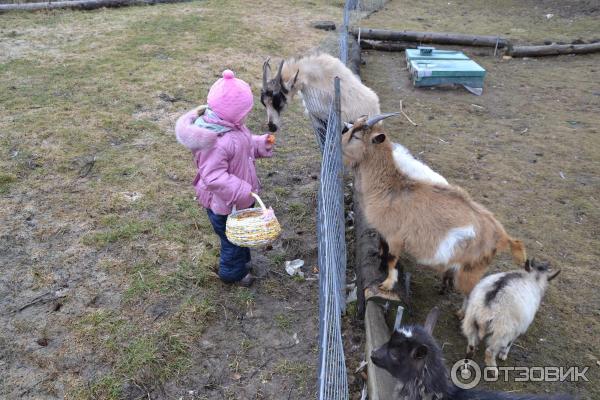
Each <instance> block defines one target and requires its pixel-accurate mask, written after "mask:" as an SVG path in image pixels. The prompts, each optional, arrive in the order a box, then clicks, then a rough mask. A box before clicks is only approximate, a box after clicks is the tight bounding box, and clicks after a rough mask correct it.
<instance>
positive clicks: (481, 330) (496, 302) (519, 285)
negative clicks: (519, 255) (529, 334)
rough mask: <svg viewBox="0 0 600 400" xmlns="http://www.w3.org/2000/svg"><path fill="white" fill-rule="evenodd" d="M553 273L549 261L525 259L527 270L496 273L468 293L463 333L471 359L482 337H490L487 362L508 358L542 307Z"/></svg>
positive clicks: (554, 276)
mask: <svg viewBox="0 0 600 400" xmlns="http://www.w3.org/2000/svg"><path fill="white" fill-rule="evenodd" d="M559 273H560V270H558V271H556V272H552V271H551V270H550V266H549V264H548V263H536V262H535V261H534V260H532V261H529V260H527V261H526V262H525V270H518V271H510V272H503V273H499V274H493V275H489V276H487V277H485V278H484V279H482V280H481V281H480V282H479V283H478V284H477V285H476V286H475V288H474V289H473V291H472V292H471V294H470V295H469V299H468V303H467V310H466V314H465V318H464V319H463V322H462V331H463V334H464V335H465V336H466V337H467V340H468V342H469V344H468V346H467V357H469V358H471V357H472V356H473V353H474V352H475V347H476V346H477V344H478V343H479V341H480V340H483V339H484V337H486V336H488V335H489V337H488V339H487V341H486V343H487V348H486V350H485V364H486V365H487V366H489V367H495V366H496V356H497V355H498V356H499V357H500V359H501V360H506V357H507V356H508V352H509V351H510V347H511V346H512V344H513V342H514V341H515V339H516V338H517V337H518V336H519V335H522V334H523V333H525V332H526V331H527V329H528V328H529V325H531V322H532V321H533V318H534V317H535V314H536V313H537V310H538V308H539V306H540V303H541V301H542V297H543V296H544V292H545V291H546V287H547V286H548V282H549V281H551V280H552V279H554V278H556V276H557V275H558V274H559Z"/></svg>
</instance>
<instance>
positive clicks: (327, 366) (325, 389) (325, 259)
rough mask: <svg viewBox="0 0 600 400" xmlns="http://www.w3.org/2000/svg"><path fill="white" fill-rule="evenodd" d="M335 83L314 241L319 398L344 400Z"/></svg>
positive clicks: (342, 270) (340, 186) (337, 83)
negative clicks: (317, 279)
mask: <svg viewBox="0 0 600 400" xmlns="http://www.w3.org/2000/svg"><path fill="white" fill-rule="evenodd" d="M339 91H340V81H339V79H338V78H336V80H335V89H334V98H333V102H332V105H331V107H330V113H329V118H328V120H327V128H326V134H325V141H324V142H323V147H322V148H323V160H322V162H321V179H320V186H319V198H318V214H317V215H318V217H317V226H318V230H317V235H318V239H319V268H320V272H319V276H320V280H319V316H320V329H319V333H320V335H319V338H320V342H321V343H320V344H321V346H320V353H319V399H322V400H330V399H331V400H333V399H336V400H337V399H340V400H343V399H348V382H347V376H346V363H345V358H344V346H343V341H342V332H341V314H342V312H343V310H344V308H345V286H346V285H345V281H346V243H345V237H344V231H345V226H344V221H345V219H344V198H343V181H342V177H343V176H342V175H343V171H342V155H341V140H340V137H341V119H340V114H341V112H340V96H339Z"/></svg>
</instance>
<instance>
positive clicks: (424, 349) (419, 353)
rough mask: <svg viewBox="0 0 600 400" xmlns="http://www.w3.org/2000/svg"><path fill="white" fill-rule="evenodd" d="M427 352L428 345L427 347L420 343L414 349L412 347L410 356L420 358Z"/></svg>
mask: <svg viewBox="0 0 600 400" xmlns="http://www.w3.org/2000/svg"><path fill="white" fill-rule="evenodd" d="M428 352H429V347H427V346H426V345H424V344H420V345H419V346H417V348H416V349H414V350H413V351H412V352H411V355H412V358H414V359H415V360H422V359H424V358H425V357H426V356H427V353H428Z"/></svg>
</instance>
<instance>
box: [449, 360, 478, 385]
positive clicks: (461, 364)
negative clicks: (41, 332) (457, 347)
mask: <svg viewBox="0 0 600 400" xmlns="http://www.w3.org/2000/svg"><path fill="white" fill-rule="evenodd" d="M450 377H451V379H452V382H453V383H454V384H455V385H456V386H458V387H459V388H461V389H473V388H474V387H475V386H477V385H478V384H479V382H480V381H481V368H479V365H477V363H476V362H475V361H473V360H469V359H468V358H465V359H464V360H458V361H457V362H455V363H454V365H453V366H452V370H451V371H450Z"/></svg>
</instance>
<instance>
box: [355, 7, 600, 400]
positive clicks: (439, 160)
mask: <svg viewBox="0 0 600 400" xmlns="http://www.w3.org/2000/svg"><path fill="white" fill-rule="evenodd" d="M506 3H507V4H506V5H504V6H498V7H495V8H494V10H493V12H492V11H491V10H490V9H489V5H488V4H484V3H481V4H479V3H478V4H474V3H469V4H468V5H467V4H466V3H465V4H464V5H463V4H459V3H456V2H451V3H450V4H449V3H448V2H447V1H426V2H411V3H410V4H408V3H406V2H399V1H392V2H390V3H388V5H387V6H386V10H385V11H383V12H381V13H378V14H376V15H374V16H373V17H371V18H370V20H368V21H366V22H364V23H363V25H364V26H373V27H375V26H376V27H381V28H399V27H402V29H416V30H436V31H442V30H447V31H453V32H467V33H470V32H472V33H481V34H493V33H497V32H499V33H505V32H514V30H513V28H519V29H523V30H522V31H519V33H518V35H517V34H515V35H512V34H511V37H515V36H518V37H519V39H521V40H523V41H526V42H529V41H538V40H541V39H542V38H553V39H557V40H564V39H566V38H576V37H580V36H581V37H584V38H588V39H589V38H592V37H593V36H594V35H597V34H598V31H597V29H595V28H594V26H595V27H596V28H597V18H598V16H597V11H596V14H593V15H587V14H585V13H581V14H573V13H572V10H571V11H568V10H570V9H568V7H570V6H572V7H575V6H577V4H575V3H576V2H567V3H564V2H560V3H559V2H549V1H547V2H544V3H543V5H542V4H539V5H538V7H537V8H535V7H532V6H531V2H520V3H519V4H516V3H513V2H506ZM584 3H585V2H581V3H580V4H579V5H580V6H581V7H583V6H584V5H585V4H588V5H589V4H591V3H585V4H584ZM567 9H568V10H567ZM565 10H567V11H568V12H569V13H571V14H570V15H568V16H561V15H565V14H566V13H567V11H565ZM546 13H554V14H555V17H553V18H552V19H550V20H547V19H546V18H545V17H543V14H546ZM417 17H419V18H418V19H417ZM594 21H595V22H594ZM465 22H468V24H466V23H465ZM594 23H595V25H594ZM436 47H443V46H436ZM463 50H465V51H466V53H467V54H469V55H470V56H471V57H472V58H474V59H475V60H476V61H477V62H478V63H480V64H481V65H482V66H483V67H484V68H486V70H487V71H488V76H487V77H486V82H485V88H484V94H483V96H481V97H476V96H473V95H471V94H469V93H468V92H466V91H465V90H463V89H456V90H452V89H450V90H446V89H436V90H430V89H415V88H413V87H412V85H411V83H410V82H409V80H408V74H407V73H406V70H405V68H404V65H405V61H404V56H403V55H402V54H390V53H387V54H385V53H378V52H365V53H363V58H364V59H365V60H366V66H365V67H364V68H363V70H362V71H361V72H362V75H363V79H364V81H365V82H366V84H367V85H369V86H370V87H372V88H373V89H374V90H375V91H376V92H377V93H378V94H379V95H380V97H381V100H382V109H383V110H384V111H397V110H398V108H399V102H400V100H403V104H404V110H405V111H406V112H407V114H408V115H409V116H410V117H411V119H413V120H414V121H415V122H416V123H417V124H418V125H419V126H417V127H413V126H412V125H411V124H410V123H408V121H406V120H404V119H403V118H397V119H395V120H392V119H390V120H389V122H386V126H387V127H388V129H389V130H390V131H391V132H392V133H391V136H392V137H393V139H394V140H397V141H398V142H400V143H402V144H404V145H406V146H407V147H408V148H409V149H410V150H411V151H412V152H413V154H415V155H417V156H418V157H420V158H422V159H424V160H425V161H426V162H427V163H428V164H429V165H430V166H431V167H432V168H433V169H434V170H436V171H438V172H440V173H441V174H442V175H444V176H445V177H446V178H447V179H448V180H449V181H450V182H451V183H454V184H458V185H460V186H462V187H464V188H465V189H467V190H468V191H469V192H470V193H471V194H472V196H473V197H474V198H475V199H476V200H477V201H479V202H481V203H482V204H484V205H485V206H486V207H488V208H489V209H490V210H492V211H493V212H494V213H495V214H496V215H497V216H498V218H499V219H500V220H501V221H502V222H503V224H504V225H505V227H506V228H507V230H508V231H509V232H510V233H511V235H513V236H515V237H518V238H521V239H523V240H524V241H525V243H526V246H527V249H528V253H529V255H530V256H534V257H539V258H544V259H547V260H549V261H551V263H552V264H553V265H554V266H556V267H557V268H561V269H562V271H563V272H562V274H561V275H560V277H559V279H557V280H556V281H553V282H552V285H551V287H550V288H549V290H548V293H547V295H546V298H545V301H544V304H543V305H542V307H541V309H540V312H539V314H538V317H537V318H536V320H535V321H534V324H533V325H532V327H531V329H530V330H529V332H528V333H527V334H526V335H524V336H523V337H522V338H521V339H519V341H518V344H519V345H520V346H522V347H517V348H514V350H513V352H512V353H511V355H509V359H508V361H507V362H506V363H503V365H530V366H575V365H578V366H591V368H590V372H589V373H588V378H589V379H590V381H591V382H590V383H568V384H558V383H527V384H526V383H515V382H511V383H508V384H496V385H490V386H491V387H495V388H502V389H505V390H517V391H521V390H523V391H533V392H538V393H543V392H544V391H546V390H548V391H551V392H553V391H563V390H566V391H570V392H573V393H577V394H578V395H580V396H581V398H585V399H595V398H597V397H598V395H599V393H600V392H598V385H597V382H598V379H600V376H599V374H598V367H597V365H596V364H597V363H598V361H599V359H600V353H599V352H598V349H599V348H600V341H599V335H598V333H599V332H600V324H599V322H598V321H599V319H598V316H599V315H600V314H599V312H598V310H600V296H599V295H598V282H600V274H599V272H598V268H597V264H598V259H599V257H600V235H599V233H600V232H599V230H598V226H599V224H600V197H599V196H598V194H599V193H600V180H598V176H599V174H600V158H599V157H598V154H600V140H599V136H598V134H599V133H600V131H599V129H598V110H600V91H599V90H600V87H598V84H597V83H595V81H597V79H596V76H597V75H598V67H597V65H598V63H599V62H600V56H599V55H589V56H576V57H572V56H563V57H548V58H539V59H512V60H501V59H498V58H493V57H492V56H491V53H493V49H491V50H490V49H474V48H467V49H463ZM510 268H514V267H513V266H512V265H511V263H510V260H509V259H508V257H501V258H500V259H498V260H497V261H496V262H495V263H494V266H493V267H492V271H493V272H497V271H499V270H507V269H510ZM413 279H414V281H415V284H414V291H415V296H416V308H417V309H418V315H417V316H416V317H417V320H420V321H422V318H424V316H425V315H426V313H427V311H428V309H429V308H430V307H432V306H433V305H435V304H437V303H441V304H442V306H443V309H444V311H445V313H444V316H443V317H442V320H441V326H440V327H439V328H438V329H437V330H436V336H437V338H438V339H439V341H440V343H446V345H445V346H444V353H445V357H446V359H447V360H448V363H449V365H452V364H453V363H454V361H456V360H458V359H460V358H461V357H464V349H465V348H466V342H465V340H464V338H463V337H462V336H461V334H460V330H459V325H458V322H457V321H456V319H455V317H454V316H453V315H452V314H451V312H452V311H453V308H454V307H456V306H458V302H459V299H458V298H454V299H450V300H449V299H447V298H444V297H439V296H438V295H437V294H435V289H434V288H433V285H434V284H437V279H436V278H435V277H434V276H433V274H432V273H428V272H419V271H416V272H415V273H414V274H413ZM477 360H478V361H480V362H482V360H483V354H482V353H479V354H478V355H477ZM594 382H596V383H594Z"/></svg>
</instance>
